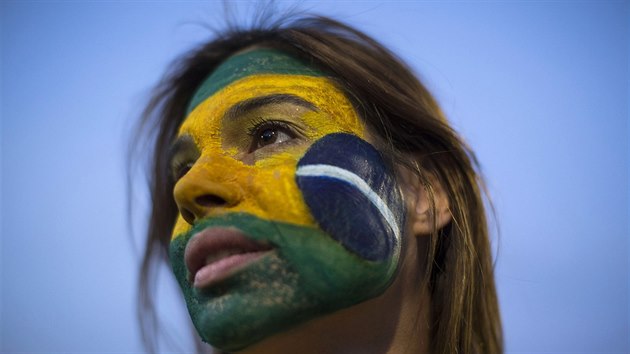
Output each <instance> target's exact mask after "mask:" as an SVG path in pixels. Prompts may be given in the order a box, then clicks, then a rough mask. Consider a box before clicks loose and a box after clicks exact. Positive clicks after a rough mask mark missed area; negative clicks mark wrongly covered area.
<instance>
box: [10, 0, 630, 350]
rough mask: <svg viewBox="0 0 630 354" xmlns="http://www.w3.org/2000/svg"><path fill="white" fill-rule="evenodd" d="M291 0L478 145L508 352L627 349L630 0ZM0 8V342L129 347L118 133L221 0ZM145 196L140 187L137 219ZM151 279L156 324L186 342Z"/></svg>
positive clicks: (135, 343) (129, 286) (164, 290)
mask: <svg viewBox="0 0 630 354" xmlns="http://www.w3.org/2000/svg"><path fill="white" fill-rule="evenodd" d="M279 3H280V5H281V6H283V7H284V6H290V5H291V4H293V3H289V2H279ZM240 4H241V5H243V4H244V3H240ZM245 5H246V4H245ZM298 5H299V6H300V7H301V8H303V9H307V10H311V11H313V12H318V13H322V14H325V15H329V16H333V17H335V18H337V19H340V20H342V21H345V22H348V23H349V24H351V25H353V26H356V27H358V28H360V29H362V30H364V31H366V32H367V33H369V34H371V35H373V36H374V37H376V38H377V39H378V40H380V41H382V42H383V43H385V44H386V45H388V46H389V47H390V48H392V49H393V50H394V51H395V52H396V53H398V54H399V55H400V56H401V57H402V58H403V59H404V60H406V61H407V62H408V63H409V64H410V65H411V66H412V67H413V68H414V69H415V70H416V72H417V73H418V74H419V75H420V77H421V78H422V79H423V80H424V82H425V84H426V85H427V86H428V87H429V88H430V89H431V90H432V92H434V94H435V95H436V97H437V98H438V100H439V101H440V103H441V104H442V106H443V108H444V110H445V112H446V113H447V115H448V117H449V119H450V120H451V122H452V123H453V125H454V126H455V128H456V129H457V130H458V131H459V132H460V133H461V134H462V135H463V136H464V138H465V139H466V140H467V141H468V142H469V144H470V145H471V146H472V148H473V149H474V150H475V151H476V152H477V154H478V157H479V159H480V161H481V164H482V167H483V172H484V174H485V176H486V178H487V179H488V186H489V190H490V193H491V195H492V198H493V201H494V203H495V206H496V209H497V216H498V220H499V223H500V230H501V232H500V237H499V241H498V242H497V241H496V238H495V243H494V246H495V249H497V250H498V252H496V253H497V268H496V279H497V282H498V286H499V296H500V302H501V309H502V315H503V321H504V328H505V335H506V344H507V350H508V352H511V353H530V352H565V353H567V352H594V351H597V352H606V353H623V352H628V351H629V350H630V347H629V344H628V333H629V328H628V318H629V311H628V301H629V300H628V299H629V296H628V282H629V280H630V279H629V262H628V236H629V231H628V220H629V219H630V214H629V213H628V199H629V197H630V194H629V190H628V184H629V183H628V182H629V179H628V161H630V159H629V147H628V133H629V130H628V119H629V116H628V102H629V101H630V94H629V89H628V83H629V82H630V75H629V43H630V28H629V26H630V25H629V24H630V12H629V11H630V10H629V7H630V6H629V3H628V2H623V1H599V2H595V1H580V2H565V1H518V2H507V1H500V2H499V1H496V2H476V1H470V2H468V1H457V2H450V1H449V2H435V1H426V2H425V1H423V2H410V1H405V2H402V1H400V2H387V3H380V2H373V1H370V2H367V1H363V2H362V1H352V2H349V1H347V2H337V3H333V2H330V1H317V2H309V1H303V2H300V3H298ZM241 7H246V6H241ZM0 10H1V11H0V12H1V14H0V16H1V17H0V21H1V41H0V44H1V47H0V50H1V62H0V64H1V71H0V75H1V76H0V79H1V88H0V89H1V91H0V92H1V96H0V97H1V101H0V103H1V117H2V120H1V125H0V129H1V134H2V135H1V137H2V139H1V145H0V152H1V163H2V165H1V172H2V173H1V183H2V190H1V193H2V194H1V198H2V204H1V208H2V209H1V221H2V242H1V244H0V247H1V252H2V257H1V258H2V260H1V271H2V283H1V286H2V287H1V290H2V292H1V298H0V300H1V304H2V307H1V323H2V325H1V328H2V336H1V337H0V338H1V342H0V348H1V351H2V352H14V351H22V352H52V351H55V352H71V351H72V352H88V351H99V352H137V351H141V350H142V347H141V345H140V340H139V336H138V331H137V328H136V326H135V321H136V317H135V309H134V300H135V298H134V296H135V283H136V278H137V265H138V263H139V255H138V254H137V252H136V251H134V249H133V247H132V245H133V244H134V242H135V243H136V244H140V241H139V238H140V235H136V239H135V241H134V239H132V238H131V236H129V232H128V228H127V209H126V189H125V157H126V156H125V154H126V150H125V149H126V144H127V141H128V139H129V131H130V128H131V126H132V125H133V122H134V120H135V119H136V118H137V116H138V114H139V112H140V110H141V109H142V106H143V104H144V103H145V102H146V99H147V97H148V93H149V90H150V88H151V87H152V86H153V85H154V84H155V83H156V82H157V80H158V79H159V77H160V75H161V74H162V73H163V72H164V71H165V69H166V68H167V66H168V63H169V62H170V61H171V60H172V59H173V58H174V57H175V56H176V55H178V54H180V53H182V52H183V51H184V50H186V49H188V48H191V47H192V46H194V45H195V44H196V43H199V42H200V41H201V40H203V39H204V38H208V37H209V36H210V35H211V34H210V33H209V32H208V30H207V29H206V28H205V27H204V24H217V23H218V22H217V20H220V18H221V13H220V4H219V3H215V2H209V3H206V2H196V1H191V2H168V1H166V2H165V1H162V2H75V1H65V2H43V1H41V2H40V1H38V2H17V1H5V2H2V4H1V5H0ZM247 13H248V12H247V11H243V12H242V13H241V15H242V17H243V18H246V17H248V16H247ZM219 22H220V21H219ZM218 26H220V23H219V24H218ZM141 182H142V180H141V179H138V181H137V184H138V185H140V184H141ZM144 197H145V193H144V192H143V190H141V189H140V190H137V193H136V195H135V197H134V199H135V200H136V201H137V205H138V208H137V209H136V214H135V219H134V222H133V223H132V224H133V225H134V227H135V229H136V230H141V228H142V225H143V223H142V219H143V216H144V215H145V213H146V211H145V209H143V206H145V205H146V201H145V202H143V198H144ZM163 273H164V277H163V278H162V281H161V286H160V291H159V294H156V299H157V301H158V304H159V306H160V307H161V308H162V309H163V310H162V317H163V318H164V319H168V321H167V322H168V329H169V331H170V333H171V334H172V335H173V337H174V338H175V339H176V341H178V342H179V345H180V347H181V348H184V349H186V348H190V347H189V345H190V343H189V339H188V338H189V332H188V329H187V328H186V325H187V314H186V313H185V310H184V309H183V305H182V302H181V299H180V298H179V295H178V292H177V289H176V288H175V287H174V286H173V282H172V279H171V278H170V277H169V273H168V271H167V270H166V271H165V272H163Z"/></svg>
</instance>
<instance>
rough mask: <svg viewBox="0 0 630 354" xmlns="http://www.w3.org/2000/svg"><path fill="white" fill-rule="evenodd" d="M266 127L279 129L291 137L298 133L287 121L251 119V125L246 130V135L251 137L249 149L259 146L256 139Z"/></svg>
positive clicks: (261, 118)
mask: <svg viewBox="0 0 630 354" xmlns="http://www.w3.org/2000/svg"><path fill="white" fill-rule="evenodd" d="M266 129H276V130H280V131H282V132H284V133H285V134H287V135H288V136H290V137H291V138H292V139H293V138H295V137H296V136H297V135H298V134H297V133H296V132H295V129H294V128H293V127H292V126H291V125H290V124H289V123H286V122H282V121H277V120H271V119H267V118H263V117H258V118H256V120H254V121H253V125H252V127H251V128H249V129H248V131H247V135H249V136H250V137H251V139H252V146H251V148H250V150H251V151H254V150H257V149H259V148H261V147H257V144H258V143H259V142H258V139H259V137H260V135H261V133H262V132H263V131H264V130H266ZM263 147H264V146H263Z"/></svg>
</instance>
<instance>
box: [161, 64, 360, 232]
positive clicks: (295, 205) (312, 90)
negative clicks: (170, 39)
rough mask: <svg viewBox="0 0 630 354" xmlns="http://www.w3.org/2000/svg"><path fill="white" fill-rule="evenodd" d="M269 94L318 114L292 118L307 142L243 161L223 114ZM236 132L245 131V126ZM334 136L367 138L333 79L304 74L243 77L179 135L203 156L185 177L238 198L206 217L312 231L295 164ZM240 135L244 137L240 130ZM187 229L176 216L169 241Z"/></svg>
mask: <svg viewBox="0 0 630 354" xmlns="http://www.w3.org/2000/svg"><path fill="white" fill-rule="evenodd" d="M273 94H290V95H294V96H298V97H300V98H302V99H303V100H305V101H308V102H310V103H312V104H313V105H315V106H316V107H317V108H318V110H317V111H310V110H305V111H304V112H301V113H300V114H299V116H298V117H293V118H292V122H293V123H295V125H297V126H299V127H301V128H303V129H301V130H302V132H303V134H304V136H305V140H306V143H305V144H300V145H296V146H290V145H287V146H286V147H283V149H282V150H281V151H277V152H276V151H274V152H273V153H267V154H256V153H254V161H253V163H250V162H249V161H247V163H246V162H243V161H244V160H245V158H244V156H245V155H244V153H243V151H241V150H242V149H239V148H238V147H235V146H234V141H226V139H225V135H226V132H227V131H229V132H230V134H232V133H233V132H234V130H235V129H236V130H238V129H239V127H240V126H239V123H235V122H232V121H228V119H224V115H225V113H226V112H227V111H228V110H229V109H230V108H232V107H233V106H234V105H236V104H238V103H239V102H243V101H245V100H249V99H252V98H256V97H263V96H268V95H273ZM264 118H266V119H274V118H275V117H273V116H270V117H264ZM240 128H241V129H240V130H246V127H245V126H243V127H240ZM338 132H344V133H350V134H354V135H356V136H358V137H360V138H363V139H365V134H366V133H365V128H364V125H363V123H362V122H361V121H360V119H359V117H358V115H357V114H356V112H355V111H354V108H353V107H352V104H351V103H350V101H349V100H348V99H347V98H346V97H345V95H344V94H343V92H342V91H341V90H340V89H338V88H337V87H336V86H335V85H334V83H333V82H332V81H331V80H329V79H327V78H325V77H315V76H302V75H280V74H258V75H252V76H247V77H245V78H243V79H240V80H238V81H235V82H233V83H231V84H230V85H228V86H226V87H224V88H223V89H221V90H220V91H218V92H216V93H215V94H214V95H212V96H210V97H208V98H207V99H206V100H205V101H203V102H202V103H201V104H199V105H198V106H197V107H196V108H195V109H194V110H193V111H192V112H191V113H190V114H189V116H188V117H187V118H186V120H185V121H184V123H183V124H182V126H181V128H180V131H179V135H180V136H181V135H184V134H188V135H190V136H191V137H192V138H193V140H194V141H195V143H196V145H197V147H198V149H199V150H200V152H201V157H200V158H199V159H198V160H197V161H196V162H195V164H194V166H193V167H192V168H191V170H190V171H189V172H188V173H187V174H186V175H185V176H184V177H183V178H186V179H189V178H195V179H199V180H200V183H213V184H214V185H215V188H221V189H222V190H224V191H225V192H226V193H230V194H229V195H231V196H233V197H235V198H236V199H237V200H238V203H235V205H233V206H231V207H221V208H216V209H214V210H213V211H212V212H211V213H212V214H211V215H206V216H207V217H210V216H217V215H222V214H225V213H232V212H244V213H250V214H253V215H256V216H258V217H260V218H263V219H267V220H273V221H280V222H286V223H292V224H295V225H301V226H313V227H316V223H315V221H314V220H313V218H312V216H311V214H310V212H309V210H308V208H307V206H306V204H305V203H304V201H303V199H302V195H301V193H300V190H299V189H298V187H297V184H296V182H295V170H296V165H297V162H298V160H299V158H300V157H301V156H302V155H303V154H304V152H305V151H306V149H307V148H308V147H309V146H310V145H311V144H312V143H313V142H314V141H316V140H317V139H319V138H322V137H323V136H325V135H328V134H331V133H338ZM237 133H239V132H238V131H237ZM240 136H247V134H246V132H243V131H241V132H240ZM190 228H191V226H190V225H189V224H188V223H187V222H186V221H185V220H184V219H183V218H182V217H181V216H179V217H178V220H177V223H176V225H175V229H174V231H173V238H176V237H178V236H179V235H181V234H183V233H185V232H186V231H188V230H190Z"/></svg>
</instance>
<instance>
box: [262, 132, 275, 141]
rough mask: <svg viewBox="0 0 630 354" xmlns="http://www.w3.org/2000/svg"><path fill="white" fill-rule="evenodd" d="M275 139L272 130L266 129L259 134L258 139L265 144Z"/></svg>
mask: <svg viewBox="0 0 630 354" xmlns="http://www.w3.org/2000/svg"><path fill="white" fill-rule="evenodd" d="M275 137H276V131H275V130H273V129H267V130H265V131H263V132H262V134H260V139H261V140H262V141H263V142H265V143H268V142H270V141H272V140H273V139H274V138H275Z"/></svg>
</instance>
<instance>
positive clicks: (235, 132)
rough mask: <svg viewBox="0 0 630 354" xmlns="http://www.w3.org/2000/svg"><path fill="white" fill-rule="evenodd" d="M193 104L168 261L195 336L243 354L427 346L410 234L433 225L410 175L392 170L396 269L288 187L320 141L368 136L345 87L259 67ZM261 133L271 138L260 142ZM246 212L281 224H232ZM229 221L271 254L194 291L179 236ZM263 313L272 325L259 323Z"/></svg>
mask: <svg viewBox="0 0 630 354" xmlns="http://www.w3.org/2000/svg"><path fill="white" fill-rule="evenodd" d="M279 94H280V95H284V96H283V97H284V98H281V99H279V100H276V101H270V102H271V103H269V102H267V103H266V104H259V105H257V106H256V107H255V108H254V109H238V108H239V107H240V108H243V102H251V101H252V100H255V99H260V98H264V97H270V96H273V95H279ZM287 95H290V96H291V97H296V98H298V100H292V99H286V97H287ZM200 101H201V103H200V104H199V105H198V106H196V107H193V109H192V110H191V113H190V115H189V117H187V119H186V120H185V121H184V123H183V125H182V126H181V128H180V132H179V137H180V142H181V141H183V145H184V148H180V149H179V150H177V152H176V153H175V155H174V158H173V161H174V162H173V167H172V169H173V174H174V175H175V178H178V182H177V184H176V186H175V190H174V196H175V200H176V202H177V204H178V206H179V208H180V215H179V217H178V220H177V223H176V226H175V229H174V231H173V239H172V245H171V246H172V247H171V261H172V263H173V264H174V270H175V273H176V276H177V278H178V280H179V282H180V285H181V286H182V289H183V290H184V294H185V297H186V299H187V303H188V305H189V311H190V312H191V316H192V317H193V322H194V323H195V325H196V327H197V328H198V330H199V332H200V334H201V336H202V338H204V340H206V341H209V342H210V343H211V344H213V345H215V346H218V347H220V348H222V349H224V350H229V351H239V352H242V353H295V352H301V353H305V352H306V353H421V352H426V349H427V343H428V338H427V333H428V330H427V328H428V322H427V319H428V318H429V317H428V316H429V313H428V309H429V308H430V306H429V303H430V299H429V297H428V295H427V292H426V288H425V287H424V286H423V281H422V279H423V275H424V274H423V270H422V267H421V266H420V265H421V264H423V260H424V257H425V255H424V253H423V250H424V249H425V242H427V241H426V239H427V238H425V237H414V236H419V235H425V234H428V233H429V232H430V230H431V227H432V225H429V220H430V218H429V217H428V210H429V203H428V201H427V196H426V193H425V192H424V189H423V188H422V187H421V185H420V183H419V181H418V179H417V178H415V177H414V176H415V175H414V174H413V173H411V172H409V171H406V170H404V169H403V168H398V170H397V171H396V172H397V174H398V176H399V180H400V181H401V182H402V183H401V186H400V187H401V189H402V191H403V194H404V195H405V199H404V203H405V205H404V206H405V210H406V214H407V215H406V216H407V222H406V223H405V225H404V227H403V235H405V236H404V237H405V241H404V242H405V243H406V245H405V247H404V248H403V252H402V253H401V254H400V259H398V258H396V259H394V260H393V261H394V262H396V264H398V272H397V273H393V272H392V268H391V267H388V266H385V265H383V263H382V262H381V263H379V262H374V261H369V260H364V259H361V257H360V255H357V254H353V253H352V252H350V251H348V250H347V249H345V248H344V247H343V246H342V245H340V244H339V243H338V242H335V241H334V240H333V239H332V238H331V237H328V236H327V235H326V234H325V233H323V232H322V231H321V230H320V229H319V228H318V224H317V221H316V220H314V218H313V216H312V215H311V213H310V211H309V207H308V206H307V205H306V204H305V202H304V200H303V199H302V197H301V193H300V190H299V188H298V186H297V185H296V183H295V168H296V163H297V161H298V160H299V159H300V157H301V156H303V155H304V153H305V152H306V151H307V149H308V148H309V147H310V146H311V145H312V144H313V143H314V142H315V141H317V140H319V139H321V138H322V137H324V136H326V135H329V134H334V133H347V134H352V135H354V136H356V137H358V138H361V139H363V140H365V141H368V142H371V140H372V139H371V138H370V134H369V132H367V131H366V129H365V127H364V125H363V123H362V122H361V120H360V118H359V117H358V116H357V114H356V113H355V112H354V110H353V108H352V105H351V104H350V102H349V101H348V100H347V98H346V97H345V96H344V95H343V93H342V92H341V91H340V90H339V89H337V88H336V87H335V85H334V84H333V83H332V82H331V81H330V80H329V79H327V78H325V77H317V76H309V75H286V74H265V75H259V74H256V75H249V76H246V77H244V78H239V79H238V80H236V81H235V82H232V83H230V84H228V85H226V86H225V87H223V88H221V89H220V90H217V91H216V92H213V93H212V94H211V95H210V96H209V97H207V98H206V99H205V100H200ZM259 103H260V102H259ZM267 119H273V120H274V121H275V122H276V123H270V122H269V121H266V120H267ZM278 122H280V123H281V124H277V123H278ZM270 131H273V134H272V135H273V138H272V139H270V140H267V139H266V138H265V137H268V136H269V132H270ZM180 145H181V144H180ZM182 166H183V167H182ZM218 166H220V168H218ZM437 190H438V195H437V198H436V205H437V210H438V214H437V221H438V224H440V225H443V224H445V223H446V222H448V220H449V219H448V212H447V211H448V203H446V202H445V198H443V196H441V194H440V190H439V188H438V189H437ZM208 196H211V197H212V198H207V197H208ZM200 197H204V198H200ZM232 216H234V217H235V218H232ZM241 216H244V217H243V218H240V217H241ZM250 216H251V217H253V218H254V219H253V220H263V221H264V220H268V221H272V222H274V223H277V225H280V227H279V228H278V230H279V231H278V235H270V234H268V233H266V232H261V233H257V232H256V231H254V228H248V227H247V226H243V225H240V224H239V222H241V221H242V220H250V219H247V218H249V217H250ZM243 222H244V223H246V222H245V221H243ZM230 225H234V226H235V227H239V229H240V230H243V231H246V232H247V234H248V235H247V236H248V237H251V238H252V239H254V240H258V241H265V242H271V243H272V244H274V245H276V246H277V248H278V249H277V251H274V253H273V255H271V256H268V257H266V258H264V259H263V260H261V261H260V262H258V263H257V265H253V266H251V267H249V268H247V269H245V270H243V271H242V272H240V273H238V274H236V275H235V276H233V277H232V279H230V280H227V281H226V282H225V285H224V286H222V287H217V286H215V287H214V288H213V289H203V291H200V289H195V288H194V287H193V286H192V285H191V283H190V280H189V279H188V277H189V275H188V274H186V269H185V267H182V258H183V250H184V248H185V245H186V243H187V242H188V240H189V239H190V237H192V236H194V235H195V233H196V232H198V231H200V230H203V228H206V227H216V226H230ZM282 225H288V226H287V228H286V229H285V228H283V226H282ZM292 228H293V229H292ZM265 230H267V229H265ZM285 230H289V231H285ZM283 233H286V234H283ZM309 235H312V236H309ZM300 237H302V239H303V240H310V241H308V242H304V241H300ZM269 269H278V270H277V271H270V270H269ZM312 269H316V270H317V271H316V272H315V273H312V272H311V270H312ZM321 273H328V274H331V275H330V279H333V282H334V283H333V284H332V285H330V284H324V283H320V282H319V279H318V277H319V276H320V275H319V274H321ZM257 284H264V285H257ZM344 287H346V288H344ZM216 288H220V289H222V290H217V289H216ZM225 289H227V290H225ZM356 289H359V291H358V292H356V294H352V292H353V290H355V291H356ZM345 294H351V295H345ZM271 303H273V304H271ZM226 308H227V310H225V309H226ZM274 316H275V317H274ZM267 317H272V320H268V321H267V322H264V321H263V322H257V321H258V320H259V319H260V318H267ZM244 323H247V324H252V323H254V324H253V325H252V326H250V327H251V328H249V327H242V326H244V325H243V324H244ZM269 328H271V329H269ZM228 329H232V330H233V331H232V332H229V331H228ZM263 329H264V330H263ZM268 329H269V330H268ZM265 331H267V332H265ZM260 333H262V334H260ZM259 334H260V335H259ZM257 335H259V337H256V336H257ZM251 338H253V339H251Z"/></svg>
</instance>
